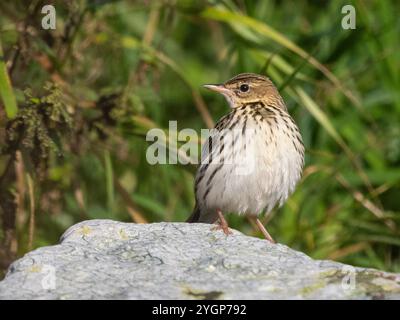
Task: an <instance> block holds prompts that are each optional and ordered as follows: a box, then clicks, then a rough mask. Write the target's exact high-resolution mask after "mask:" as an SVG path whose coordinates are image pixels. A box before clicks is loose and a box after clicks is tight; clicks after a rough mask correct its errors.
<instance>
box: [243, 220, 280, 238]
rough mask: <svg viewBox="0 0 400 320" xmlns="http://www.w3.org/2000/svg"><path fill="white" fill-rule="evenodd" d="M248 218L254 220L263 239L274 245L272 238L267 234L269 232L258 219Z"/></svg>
mask: <svg viewBox="0 0 400 320" xmlns="http://www.w3.org/2000/svg"><path fill="white" fill-rule="evenodd" d="M248 218H250V219H252V220H254V221H255V222H256V225H257V227H258V229H260V231H261V233H262V234H263V235H264V237H265V239H267V240H268V241H269V242H271V243H276V242H275V240H274V239H272V237H271V235H270V234H269V232H268V231H267V229H265V227H264V225H263V224H262V222H261V221H260V219H258V218H255V217H250V216H248Z"/></svg>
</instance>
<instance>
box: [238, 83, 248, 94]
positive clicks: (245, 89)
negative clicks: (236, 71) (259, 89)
mask: <svg viewBox="0 0 400 320" xmlns="http://www.w3.org/2000/svg"><path fill="white" fill-rule="evenodd" d="M239 89H240V91H242V92H247V91H249V85H248V84H245V83H244V84H242V85H240V87H239Z"/></svg>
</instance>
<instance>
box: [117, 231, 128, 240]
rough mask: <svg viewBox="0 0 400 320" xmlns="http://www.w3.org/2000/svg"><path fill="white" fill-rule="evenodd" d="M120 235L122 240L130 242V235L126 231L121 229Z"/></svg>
mask: <svg viewBox="0 0 400 320" xmlns="http://www.w3.org/2000/svg"><path fill="white" fill-rule="evenodd" d="M118 234H119V236H120V237H121V239H122V240H128V235H127V234H126V232H125V230H124V229H119V231H118Z"/></svg>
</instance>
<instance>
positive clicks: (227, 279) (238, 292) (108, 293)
mask: <svg viewBox="0 0 400 320" xmlns="http://www.w3.org/2000/svg"><path fill="white" fill-rule="evenodd" d="M210 228H211V226H210V225H206V224H187V223H153V224H133V223H121V222H115V221H110V220H90V221H84V222H82V223H79V224H77V225H75V226H72V227H71V228H69V229H68V230H67V231H66V232H65V234H64V235H63V236H62V238H61V243H60V244H59V245H55V246H50V247H43V248H39V249H37V250H34V251H32V252H30V253H28V254H27V255H25V256H24V257H23V258H21V259H19V260H17V261H16V262H14V263H13V264H12V265H11V266H10V268H9V271H8V273H7V275H6V278H5V279H4V280H3V281H1V282H0V299H373V298H378V299H382V298H386V299H400V275H398V274H391V273H386V272H382V271H378V270H372V269H363V268H354V267H351V266H347V265H343V264H340V263H336V262H332V261H316V260H313V259H311V258H310V257H308V256H306V255H305V254H303V253H300V252H297V251H294V250H291V249H290V248H288V247H286V246H284V245H281V244H276V245H273V244H270V243H268V242H267V241H265V240H262V239H258V238H253V237H248V236H245V235H243V234H241V233H240V232H238V231H233V234H232V235H230V236H228V237H226V236H225V235H224V234H223V233H222V232H221V231H211V230H210Z"/></svg>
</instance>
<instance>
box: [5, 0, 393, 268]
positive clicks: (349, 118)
mask: <svg viewBox="0 0 400 320" xmlns="http://www.w3.org/2000/svg"><path fill="white" fill-rule="evenodd" d="M48 2H49V1H41V0H33V1H2V2H1V3H0V12H1V15H0V19H1V20H0V23H1V33H0V35H1V46H0V56H3V57H4V59H2V60H1V61H0V94H1V98H2V99H1V102H0V147H1V149H0V150H1V153H0V223H1V227H2V228H1V231H0V243H1V245H0V262H1V266H0V269H3V270H5V269H6V268H7V266H8V264H9V263H10V262H11V261H13V260H14V259H16V258H17V257H18V256H21V255H22V254H24V253H25V252H27V251H28V250H31V249H32V248H36V247H39V246H44V245H50V244H54V243H56V242H57V241H58V239H59V237H60V235H61V234H62V233H63V232H64V231H65V230H66V228H68V227H69V226H71V225H72V224H74V223H76V222H78V221H82V220H85V219H93V218H107V219H114V220H121V221H128V222H138V223H147V222H154V221H183V220H184V219H186V217H187V216H188V215H189V214H190V212H191V210H192V207H193V203H194V196H193V177H194V173H195V170H196V166H194V165H154V166H152V165H149V164H148V163H147V162H146V158H145V154H146V149H147V147H148V145H149V144H148V142H146V140H145V135H146V132H147V131H148V130H149V129H150V128H153V127H159V128H164V130H165V131H166V132H167V130H168V121H169V120H177V121H178V129H183V128H194V129H195V130H196V131H197V132H200V129H201V128H206V127H209V126H212V125H213V123H214V121H216V120H217V119H218V118H219V117H221V116H222V115H223V114H225V113H226V112H227V111H228V106H227V105H226V103H225V102H224V100H223V99H222V98H221V97H219V96H217V95H215V94H212V93H210V92H206V91H205V90H203V89H202V88H201V84H204V83H214V82H221V81H223V80H226V79H228V78H229V77H231V76H233V75H235V74H236V73H239V72H257V73H263V74H267V75H268V76H269V77H270V78H271V79H272V80H273V81H274V82H275V83H276V84H277V86H278V87H279V88H280V90H281V92H282V95H283V96H284V99H285V101H286V102H287V105H288V108H289V111H290V113H291V114H292V115H293V117H294V118H295V120H296V121H297V123H298V124H299V126H300V129H301V132H302V135H303V137H304V142H305V145H306V149H307V155H306V168H305V171H304V176H303V179H302V181H301V183H300V185H299V186H298V188H297V191H296V192H295V194H294V195H293V196H292V197H291V198H290V199H289V201H288V202H287V203H286V205H285V206H284V207H283V208H281V209H279V210H276V211H275V212H274V214H273V219H272V220H271V221H268V227H269V231H270V232H271V233H272V234H273V236H274V237H275V238H276V240H277V241H279V242H281V243H284V244H287V245H289V246H290V247H292V248H294V249H298V250H302V251H304V252H306V253H307V254H309V255H311V256H312V257H314V258H318V259H326V258H327V259H334V260H338V261H343V262H345V263H350V264H354V265H359V266H367V267H376V268H382V269H385V270H391V271H397V272H398V271H400V259H399V255H400V250H399V248H400V238H399V227H400V225H399V222H400V168H399V165H400V126H399V123H400V122H399V121H400V76H399V70H400V48H399V34H400V20H399V19H398V12H399V11H400V3H399V2H398V1H367V0H358V1H340V0H337V1H326V2H325V1H305V0H300V1H246V0H237V1H233V0H225V1H190V0H185V1H183V0H182V1H173V0H170V1H168V0H164V1H139V0H138V1H107V0H86V1H85V0H77V1H54V2H53V4H54V5H55V7H56V10H57V28H56V30H43V29H42V28H41V19H42V17H43V14H41V8H42V6H43V5H44V4H48ZM348 3H351V4H353V5H354V6H355V8H356V12H357V28H356V29H355V30H343V29H342V28H341V19H342V17H343V14H341V8H342V6H343V5H345V4H348ZM1 48H2V49H1ZM1 51H3V52H1ZM8 80H10V82H8ZM200 142H201V141H199V144H200ZM229 220H230V223H231V225H232V226H233V227H235V228H237V229H240V230H242V231H243V232H244V233H247V234H253V235H257V236H260V235H259V234H258V233H257V231H256V229H255V228H253V226H252V225H250V224H249V223H248V222H247V221H246V220H245V219H242V218H240V217H236V216H229ZM265 222H267V221H265Z"/></svg>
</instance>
